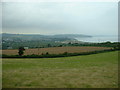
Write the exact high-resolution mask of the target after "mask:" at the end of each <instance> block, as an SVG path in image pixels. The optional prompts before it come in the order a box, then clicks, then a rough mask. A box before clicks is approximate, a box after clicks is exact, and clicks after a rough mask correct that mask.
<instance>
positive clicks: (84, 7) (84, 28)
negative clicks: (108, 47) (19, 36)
mask: <svg viewBox="0 0 120 90" xmlns="http://www.w3.org/2000/svg"><path fill="white" fill-rule="evenodd" d="M2 8H3V9H2V10H3V13H2V14H3V15H2V19H3V32H6V33H39V34H61V33H74V34H76V33H77V34H90V35H94V34H97V35H98V34H104V35H105V34H108V35H113V34H117V31H118V29H117V28H118V25H117V23H118V22H117V20H118V18H117V17H118V9H117V3H115V2H77V3H76V2H59V3H58V2H41V3H35V2H34V3H22V2H21V3H13V2H11V3H10V2H6V3H5V2H4V3H3V6H2Z"/></svg>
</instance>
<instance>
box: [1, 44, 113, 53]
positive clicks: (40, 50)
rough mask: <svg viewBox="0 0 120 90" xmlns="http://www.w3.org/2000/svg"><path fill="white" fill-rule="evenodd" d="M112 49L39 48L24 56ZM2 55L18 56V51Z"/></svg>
mask: <svg viewBox="0 0 120 90" xmlns="http://www.w3.org/2000/svg"><path fill="white" fill-rule="evenodd" d="M106 49H111V48H109V47H87V46H85V47H51V48H38V49H26V50H25V53H24V55H31V54H36V55H41V54H42V53H43V54H44V53H46V52H48V53H49V54H60V53H64V52H68V53H79V52H90V51H97V50H106ZM2 54H6V55H18V50H2Z"/></svg>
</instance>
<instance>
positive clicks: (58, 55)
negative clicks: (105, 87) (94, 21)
mask: <svg viewBox="0 0 120 90" xmlns="http://www.w3.org/2000/svg"><path fill="white" fill-rule="evenodd" d="M111 51H118V49H108V50H99V51H98V50H97V51H90V52H81V53H68V52H64V53H63V54H49V53H47V54H43V55H35V54H33V55H23V56H19V55H5V54H3V55H2V58H58V57H70V56H81V55H91V54H98V53H104V52H111Z"/></svg>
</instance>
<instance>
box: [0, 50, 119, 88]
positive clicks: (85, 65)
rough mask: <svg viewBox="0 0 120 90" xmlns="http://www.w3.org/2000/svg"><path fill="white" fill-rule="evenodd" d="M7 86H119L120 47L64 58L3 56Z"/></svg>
mask: <svg viewBox="0 0 120 90" xmlns="http://www.w3.org/2000/svg"><path fill="white" fill-rule="evenodd" d="M2 63H3V68H2V69H3V73H2V80H3V81H2V83H3V84H2V85H3V88H117V87H118V51H113V52H107V53H100V54H93V55H87V56H73V57H63V58H37V59H33V58H26V59H7V58H6V59H3V60H2Z"/></svg>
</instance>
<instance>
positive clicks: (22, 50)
mask: <svg viewBox="0 0 120 90" xmlns="http://www.w3.org/2000/svg"><path fill="white" fill-rule="evenodd" d="M18 50H19V52H18V54H19V55H20V56H22V55H23V54H24V51H25V49H24V47H19V49H18Z"/></svg>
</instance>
